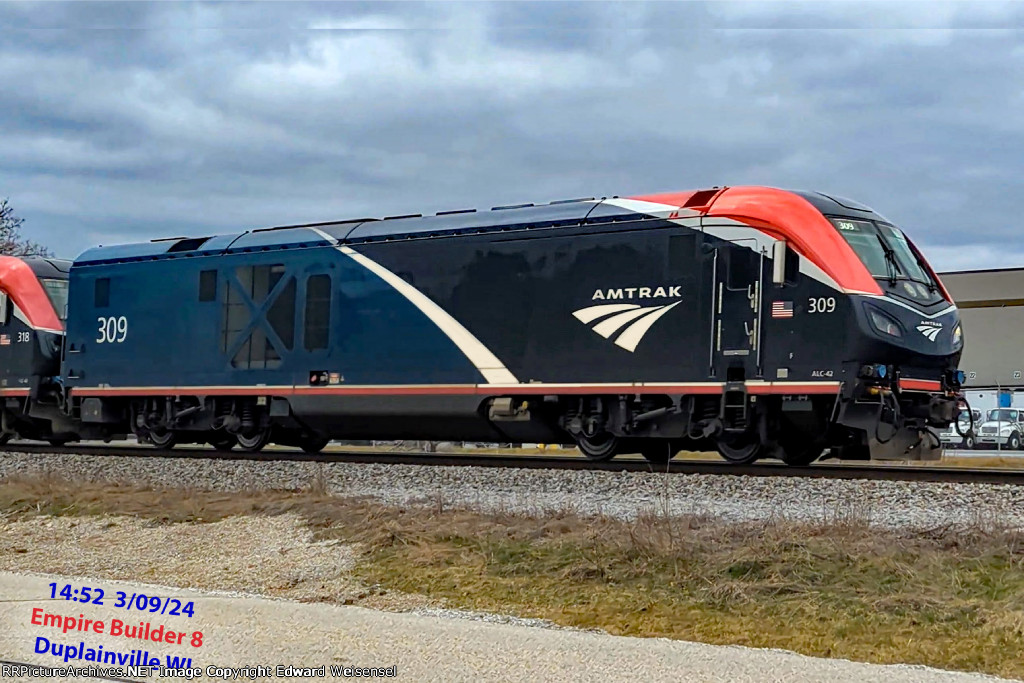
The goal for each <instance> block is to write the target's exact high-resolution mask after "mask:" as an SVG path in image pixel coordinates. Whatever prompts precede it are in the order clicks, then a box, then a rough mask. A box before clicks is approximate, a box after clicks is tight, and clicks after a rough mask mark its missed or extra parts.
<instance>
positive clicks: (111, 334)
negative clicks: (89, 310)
mask: <svg viewBox="0 0 1024 683" xmlns="http://www.w3.org/2000/svg"><path fill="white" fill-rule="evenodd" d="M96 322H97V323H98V324H99V326H100V327H99V329H98V330H97V331H96V333H97V334H98V335H99V336H98V337H96V343H97V344H120V343H121V342H123V341H124V340H125V338H126V337H127V336H128V318H126V317H124V316H123V315H122V316H121V317H119V318H115V317H110V318H103V317H100V318H96Z"/></svg>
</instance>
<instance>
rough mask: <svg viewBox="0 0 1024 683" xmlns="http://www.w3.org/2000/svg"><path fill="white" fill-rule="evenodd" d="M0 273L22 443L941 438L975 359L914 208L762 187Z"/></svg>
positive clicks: (896, 443)
mask: <svg viewBox="0 0 1024 683" xmlns="http://www.w3.org/2000/svg"><path fill="white" fill-rule="evenodd" d="M0 289H2V290H3V292H4V293H5V296H4V297H3V301H4V303H3V305H4V316H5V317H4V319H3V330H4V333H3V336H2V337H0V365H2V368H3V369H2V372H3V375H2V380H0V381H2V386H0V396H2V397H3V401H4V402H3V421H2V429H3V432H2V433H3V436H2V437H0V438H5V439H6V438H10V437H11V436H13V435H15V434H17V435H20V436H23V437H27V438H35V439H46V440H49V441H51V442H54V443H66V442H68V441H72V440H76V439H94V438H105V439H110V438H116V437H118V436H119V435H127V434H134V435H136V436H137V437H138V438H139V439H140V440H141V441H144V442H148V443H151V444H153V445H154V446H156V447H158V448H170V447H172V446H174V445H175V444H176V443H182V442H192V443H197V442H198V443H209V444H212V445H213V446H214V447H216V448H218V449H223V450H228V449H232V448H240V449H243V450H247V451H255V450H259V449H261V448H263V447H264V446H265V445H266V444H268V443H271V442H273V443H278V444H283V445H290V446H296V447H301V448H303V449H305V450H307V451H317V450H320V449H321V448H323V446H324V445H325V444H326V443H327V441H328V440H330V439H423V440H455V441H490V442H493V441H498V442H546V443H570V442H572V443H575V444H577V445H578V446H579V448H580V450H581V451H582V452H583V454H584V455H586V456H587V457H588V458H592V459H596V460H603V459H609V458H612V457H614V456H615V455H616V454H619V453H636V452H639V453H642V454H643V455H644V456H645V457H646V458H647V459H649V460H650V461H652V462H659V463H660V462H665V461H667V460H668V459H670V458H671V457H672V456H673V455H674V454H676V453H677V452H678V451H680V450H682V449H707V448H714V449H717V450H718V452H719V453H720V454H721V455H722V456H723V457H724V458H725V459H726V460H728V461H731V462H736V463H746V462H752V461H754V460H757V459H758V458H761V457H768V456H774V457H780V458H782V459H783V460H784V461H785V462H787V463H790V464H808V463H810V462H812V461H814V460H815V459H817V458H818V457H820V456H821V455H822V454H823V453H824V452H825V451H828V452H829V453H830V455H831V456H833V457H839V458H849V459H868V458H878V459H924V458H932V457H938V454H939V452H940V451H939V449H938V445H939V440H938V437H937V435H936V433H935V431H934V430H935V429H942V428H944V427H946V426H948V425H949V424H950V421H951V420H952V419H953V418H954V416H955V415H956V413H957V412H958V407H957V395H958V391H959V387H960V381H961V380H962V377H961V375H960V374H959V373H958V371H957V363H958V360H959V357H960V353H961V349H962V346H963V339H962V332H961V328H960V323H959V316H958V313H957V309H956V307H955V306H954V305H953V302H952V299H951V298H950V296H949V294H948V292H947V291H946V290H945V288H944V287H943V286H942V283H941V282H940V281H939V279H938V277H936V275H935V273H934V272H933V270H932V268H931V267H930V266H929V265H928V263H927V261H926V260H925V259H924V257H923V256H922V255H921V252H920V251H919V250H918V249H917V248H916V247H915V246H914V244H913V243H912V242H911V241H910V240H909V239H908V238H907V237H906V236H905V235H904V233H903V232H902V231H901V230H899V229H898V228H897V227H896V226H894V225H893V224H892V222H890V221H888V220H886V219H885V218H883V217H882V216H881V215H879V214H878V213H876V212H874V211H872V210H871V209H870V208H868V207H866V206H864V205H862V204H859V203H857V202H854V201H851V200H848V199H844V198H841V197H835V196H829V195H825V194H821V193H816V192H798V191H784V190H777V189H772V188H765V187H728V188H718V187H716V188H712V189H705V190H697V191H687V192H677V193H668V194H657V195H647V196H638V197H629V198H626V197H611V198H602V199H593V198H591V199H578V200H568V201H558V202H551V203H549V204H542V205H534V204H523V205H517V206H505V207H495V208H493V209H491V210H490V211H476V210H464V211H445V212H440V213H438V214H436V215H432V216H422V215H418V214H417V215H406V216H392V217H389V218H384V219H381V220H375V219H355V220H344V221H335V222H328V223H317V224H305V225H288V226H282V227H275V228H266V229H255V230H248V231H245V232H241V233H238V234H230V235H220V236H212V237H182V238H173V239H162V240H154V241H152V242H148V243H142V244H131V245H124V246H107V247H97V248H94V249H89V250H88V251H86V252H85V253H83V254H81V255H80V256H79V257H78V258H77V259H75V261H74V262H73V263H68V262H63V261H56V260H40V259H15V258H11V257H4V258H2V259H0ZM65 297H66V302H65Z"/></svg>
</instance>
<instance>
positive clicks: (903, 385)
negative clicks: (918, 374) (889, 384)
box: [900, 378, 942, 391]
mask: <svg viewBox="0 0 1024 683" xmlns="http://www.w3.org/2000/svg"><path fill="white" fill-rule="evenodd" d="M900 390H901V391H942V382H938V381H935V380H931V379H902V378H901V379H900Z"/></svg>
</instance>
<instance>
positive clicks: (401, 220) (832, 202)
mask: <svg viewBox="0 0 1024 683" xmlns="http://www.w3.org/2000/svg"><path fill="white" fill-rule="evenodd" d="M727 189H729V188H718V187H716V188H713V189H710V190H696V191H689V192H682V193H673V194H671V195H652V196H650V197H639V198H637V199H641V200H647V199H652V200H655V201H658V200H662V199H664V198H671V201H670V202H669V203H671V204H677V205H678V206H680V207H689V208H692V209H694V210H695V211H694V213H693V214H692V215H697V213H698V212H699V211H700V210H701V209H705V210H706V209H707V208H708V206H707V205H710V204H711V203H712V202H713V201H714V200H715V198H717V196H718V195H719V194H720V193H721V192H723V191H725V190H727ZM735 189H739V188H735ZM793 194H796V195H799V196H800V197H802V198H804V199H806V200H807V201H808V202H809V203H811V204H812V205H813V206H814V207H815V208H817V209H818V210H819V211H821V212H822V213H825V214H847V215H859V216H866V215H868V214H873V212H871V209H869V208H867V207H865V206H863V205H862V204H859V203H857V202H854V201H853V200H849V199H843V198H840V197H832V196H828V195H824V194H821V193H817V192H805V191H794V192H793ZM632 204H633V202H631V200H628V199H626V200H620V198H619V197H612V198H610V199H609V198H602V199H595V198H593V197H588V198H583V199H569V200H560V201H554V202H550V203H548V204H517V205H513V206H496V207H493V208H492V209H491V210H490V211H477V210H476V209H465V210H460V211H441V212H438V213H437V214H435V215H433V216H423V215H421V214H413V215H405V216H389V217H385V218H383V219H375V218H360V219H353V220H345V221H332V222H326V223H307V224H301V225H284V226H279V227H273V228H259V229H254V230H248V231H245V232H240V233H234V234H227V235H217V236H211V237H175V238H167V239H159V240H153V241H151V242H142V243H135V244H125V245H116V246H109V247H104V246H99V247H95V248H92V249H88V250H86V251H85V252H83V253H82V254H81V255H80V256H79V257H78V258H77V259H75V261H74V264H75V265H76V266H82V265H97V264H101V263H118V262H121V263H126V262H133V261H153V260H163V259H173V258H187V257H194V256H213V255H220V254H229V253H245V252H255V251H268V250H276V249H289V248H301V247H315V246H323V245H325V244H360V243H366V242H377V241H386V240H399V239H415V238H424V237H437V236H446V235H457V234H472V233H480V232H491V231H501V230H519V229H530V228H550V227H559V226H566V227H569V226H576V225H584V224H599V223H609V222H617V221H631V220H632V221H635V220H637V219H639V218H644V217H647V215H648V214H647V212H643V213H641V211H640V209H638V208H634V206H632ZM624 205H625V206H624ZM327 238H329V239H330V240H331V241H328V239H327Z"/></svg>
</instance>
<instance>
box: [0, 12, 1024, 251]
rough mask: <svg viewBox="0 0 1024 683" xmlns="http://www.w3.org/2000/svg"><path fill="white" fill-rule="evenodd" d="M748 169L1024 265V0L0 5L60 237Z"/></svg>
mask: <svg viewBox="0 0 1024 683" xmlns="http://www.w3.org/2000/svg"><path fill="white" fill-rule="evenodd" d="M739 184H764V185H774V186H779V187H790V188H807V189H819V190H822V191H826V192H833V193H836V194H840V195H844V196H848V197H852V198H855V199H858V200H860V201H862V202H864V203H867V204H869V205H871V206H873V207H874V208H875V209H876V210H878V211H879V212H880V213H882V214H883V215H886V216H887V217H889V218H890V219H892V220H893V221H896V222H897V223H898V224H900V225H902V226H903V227H904V228H905V229H906V230H907V231H908V232H909V233H910V234H911V236H912V238H914V239H915V240H916V241H917V242H918V243H919V244H920V245H921V246H922V247H923V248H924V249H925V253H926V254H927V255H929V257H930V258H931V260H932V261H933V263H934V264H935V265H936V266H938V267H939V268H941V269H958V268H983V267H996V266H1024V229H1022V227H1024V225H1022V222H1024V3H985V2H971V3H963V4H952V3H951V4H943V3H935V2H928V3H924V2H906V3H902V4H899V3H892V2H887V3H884V4H883V3H880V4H866V3H863V2H858V3H840V2H836V3H821V2H819V3H814V4H806V3H768V2H756V3H749V4H748V3H738V2H728V3H726V2H722V3H697V2H685V3H668V2H656V3H649V4H646V3H635V2H629V3H598V2H579V3H561V2H540V3H526V2H505V3H476V2H470V3H445V4H421V3H411V2H403V3H382V2H366V3H356V2H352V3H341V2H332V3H299V2H284V3H274V2H257V3H246V2H232V3H225V4H220V3H175V2H155V3H143V2H125V3H117V2H101V3H93V2H73V3H68V4H61V3H54V2H11V3H2V2H0V197H4V196H6V197H9V198H10V200H11V203H12V204H13V205H14V206H15V207H16V209H17V211H18V212H19V213H20V214H21V215H22V216H23V217H24V218H25V219H26V224H25V231H26V233H27V234H28V236H30V237H31V238H33V239H36V240H38V241H41V242H43V243H44V244H47V245H48V246H50V247H51V248H52V249H54V250H55V251H56V252H57V253H58V255H60V256H65V257H74V256H75V255H77V254H78V253H79V252H81V251H82V250H84V249H86V248H87V247H90V246H93V245H95V244H112V243H116V242H125V241H139V240H147V239H151V238H154V237H165V236H177V235H204V234H210V233H211V232H214V233H215V232H231V231H236V230H240V229H246V228H251V227H265V226H270V225H279V224H284V223H297V222H306V221H320V220H331V219H343V218H352V217H357V216H383V215H394V214H402V213H428V212H435V211H439V210H446V209H458V208H466V207H484V208H486V207H490V206H494V205H498V204H511V203H520V202H529V201H536V202H541V201H549V200H552V199H560V198H567V197H578V196H593V195H596V196H602V195H611V194H618V195H631V194H645V193H652V192H658V191H667V190H675V189H688V188H698V187H710V186H713V185H739Z"/></svg>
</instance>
